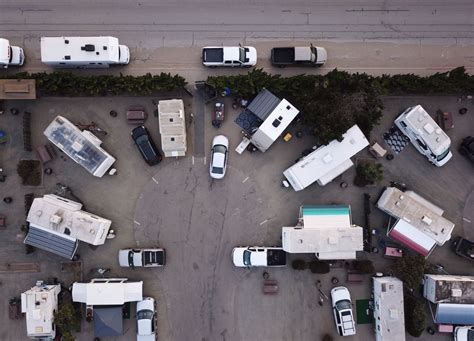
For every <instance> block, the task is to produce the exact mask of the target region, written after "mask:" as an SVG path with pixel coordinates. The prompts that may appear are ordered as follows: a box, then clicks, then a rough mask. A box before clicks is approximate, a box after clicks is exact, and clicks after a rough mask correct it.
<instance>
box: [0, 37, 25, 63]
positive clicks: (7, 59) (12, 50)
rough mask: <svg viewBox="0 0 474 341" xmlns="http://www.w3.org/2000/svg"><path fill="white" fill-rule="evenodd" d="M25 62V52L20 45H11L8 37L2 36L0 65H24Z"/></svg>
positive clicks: (0, 40) (0, 41)
mask: <svg viewBox="0 0 474 341" xmlns="http://www.w3.org/2000/svg"><path fill="white" fill-rule="evenodd" d="M24 62H25V53H24V52H23V49H22V48H21V47H18V46H12V45H10V41H8V39H4V38H0V67H1V68H4V69H6V68H8V67H9V66H10V65H13V66H22V65H23V63H24Z"/></svg>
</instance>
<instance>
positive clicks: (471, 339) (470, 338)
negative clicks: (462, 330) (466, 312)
mask: <svg viewBox="0 0 474 341" xmlns="http://www.w3.org/2000/svg"><path fill="white" fill-rule="evenodd" d="M467 341H474V330H472V329H469V330H468V331H467Z"/></svg>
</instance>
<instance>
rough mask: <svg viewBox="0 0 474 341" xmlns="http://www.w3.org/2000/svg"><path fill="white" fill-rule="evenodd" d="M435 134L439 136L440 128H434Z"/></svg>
mask: <svg viewBox="0 0 474 341" xmlns="http://www.w3.org/2000/svg"><path fill="white" fill-rule="evenodd" d="M435 132H436V134H438V135H441V133H442V132H443V131H442V130H441V129H440V128H436V130H435Z"/></svg>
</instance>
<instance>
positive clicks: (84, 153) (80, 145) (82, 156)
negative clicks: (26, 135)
mask: <svg viewBox="0 0 474 341" xmlns="http://www.w3.org/2000/svg"><path fill="white" fill-rule="evenodd" d="M44 135H45V136H46V137H47V138H48V140H50V141H51V142H52V143H53V144H54V145H55V146H56V147H58V148H59V149H61V150H62V151H63V152H64V153H66V154H67V155H68V156H69V157H70V158H71V159H73V160H74V161H75V162H77V163H78V164H80V165H81V166H82V167H84V168H85V169H87V171H88V172H89V173H91V174H92V175H94V176H97V177H99V178H101V177H102V176H104V174H105V173H106V172H107V170H108V169H109V168H110V167H111V166H112V165H113V163H114V162H115V158H114V157H113V156H112V155H110V154H109V153H107V152H106V151H105V150H104V149H102V148H101V147H100V145H101V144H102V141H101V140H99V139H98V138H97V137H96V136H95V135H94V134H92V133H91V132H89V131H87V130H85V131H81V130H80V129H79V128H77V127H76V126H75V125H74V124H73V123H72V122H70V121H69V120H68V119H66V118H64V117H62V116H56V118H55V119H54V120H53V121H52V122H51V123H50V124H49V126H48V127H47V128H46V130H45V131H44Z"/></svg>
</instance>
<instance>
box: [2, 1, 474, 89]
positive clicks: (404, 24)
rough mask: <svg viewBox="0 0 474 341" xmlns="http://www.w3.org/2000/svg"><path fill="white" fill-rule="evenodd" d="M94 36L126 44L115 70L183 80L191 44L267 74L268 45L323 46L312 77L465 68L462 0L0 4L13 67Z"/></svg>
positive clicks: (34, 66) (197, 72)
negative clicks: (43, 44) (21, 52)
mask: <svg viewBox="0 0 474 341" xmlns="http://www.w3.org/2000/svg"><path fill="white" fill-rule="evenodd" d="M98 34H110V35H114V36H118V37H120V39H121V42H122V43H124V44H127V45H129V46H130V47H131V50H132V62H131V64H130V65H129V66H128V67H126V68H120V71H121V72H123V73H129V74H141V73H145V72H160V71H166V72H179V73H180V74H182V75H184V76H186V77H188V78H189V79H190V80H191V81H193V80H196V79H200V78H202V77H204V76H205V75H206V74H207V71H204V68H203V67H202V66H201V65H200V64H199V59H200V47H201V46H203V45H209V44H218V45H220V44H236V43H243V44H252V45H255V46H257V48H258V52H259V64H258V65H259V67H263V68H265V69H270V70H272V68H271V67H270V65H269V63H268V57H269V52H270V48H271V47H272V45H274V44H295V43H297V42H299V43H305V44H307V43H308V42H315V43H321V44H323V45H324V46H326V47H327V48H328V51H329V63H328V64H327V65H326V66H325V67H324V68H322V69H321V70H320V71H318V72H326V71H328V70H331V69H333V68H335V67H337V68H339V69H344V70H348V71H365V72H368V73H372V74H380V73H398V72H414V73H420V74H427V73H433V72H434V71H444V70H449V69H450V68H452V67H455V66H459V65H465V66H466V67H467V68H468V70H470V71H472V70H474V52H472V51H473V49H472V45H474V2H472V1H470V0H459V1H441V0H426V1H417V2H416V3H413V2H412V1H404V0H397V1H380V0H369V1H337V2H334V1H320V0H318V1H311V0H299V1H298V0H297V1H283V0H246V1H230V0H224V1H217V0H195V1H191V0H185V1H152V0H144V1H139V2H137V1H125V0H118V1H90V0H85V1H80V2H77V1H71V0H65V1H63V2H58V1H53V0H49V1H41V2H36V1H31V0H17V1H11V0H3V1H2V2H1V5H0V36H5V37H8V38H10V39H11V40H12V42H14V43H18V44H21V45H22V46H24V47H25V49H26V53H27V65H26V66H25V67H24V68H23V70H28V71H39V70H43V69H45V66H44V65H42V64H41V63H40V61H39V59H40V52H39V51H40V49H39V39H38V38H39V37H40V36H42V35H98ZM183 47H186V48H187V49H186V50H185V51H184V50H183V49H182V48H183ZM273 71H275V70H274V69H273ZM112 72H118V70H117V69H114V70H113V71H112ZM215 72H222V71H215ZM300 72H301V69H298V68H296V69H291V70H290V69H289V70H285V71H284V72H283V73H284V74H294V73H300Z"/></svg>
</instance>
